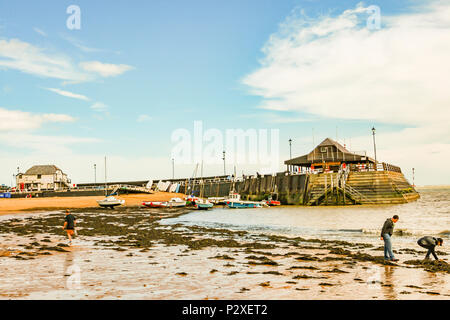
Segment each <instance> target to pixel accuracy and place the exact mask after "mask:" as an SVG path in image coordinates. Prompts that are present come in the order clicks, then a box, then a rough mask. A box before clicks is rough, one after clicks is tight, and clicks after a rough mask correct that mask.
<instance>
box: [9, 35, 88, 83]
mask: <svg viewBox="0 0 450 320" xmlns="http://www.w3.org/2000/svg"><path fill="white" fill-rule="evenodd" d="M0 67H6V68H8V69H15V70H19V71H21V72H24V73H28V74H32V75H36V76H40V77H46V78H55V79H62V80H67V81H73V82H78V81H79V82H81V81H88V80H92V79H93V77H92V76H91V75H89V74H87V73H85V72H79V71H78V70H76V68H75V67H74V65H73V63H72V61H71V59H70V58H68V57H67V56H64V55H62V54H55V53H53V54H51V53H48V52H46V51H45V50H44V49H41V48H39V47H36V46H34V45H32V44H29V43H27V42H23V41H21V40H18V39H11V40H0Z"/></svg>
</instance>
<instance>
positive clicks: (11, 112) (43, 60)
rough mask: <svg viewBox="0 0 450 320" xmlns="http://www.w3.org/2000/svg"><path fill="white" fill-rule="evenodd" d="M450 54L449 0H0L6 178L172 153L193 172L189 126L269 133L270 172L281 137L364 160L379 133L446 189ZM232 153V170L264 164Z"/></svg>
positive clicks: (136, 172) (1, 143)
mask: <svg viewBox="0 0 450 320" xmlns="http://www.w3.org/2000/svg"><path fill="white" fill-rule="evenodd" d="M72 5H76V6H77V7H78V8H79V10H80V15H79V21H80V25H79V28H78V26H77V25H76V22H77V21H78V20H77V19H75V18H74V14H76V12H75V11H72V10H69V12H68V8H69V7H70V6H72ZM371 6H372V7H371ZM373 6H376V8H378V9H379V13H380V15H379V18H380V19H379V20H376V17H377V16H376V15H375V11H373ZM370 8H372V9H370ZM374 19H375V20H374ZM374 21H375V22H376V21H379V22H380V24H379V25H376V24H374ZM68 23H69V26H68ZM74 26H75V28H73V27H74ZM374 26H375V27H374ZM69 27H70V28H69ZM449 56H450V2H449V1H418V0H414V1H411V0H409V1H405V0H403V1H374V2H360V1H314V0H303V1H302V0H283V1H276V0H228V1H218V0H215V1H211V0H191V1H186V0H177V1H174V0H160V1H156V0H151V1H138V0H136V1H132V2H130V1H122V0H118V1H105V0H97V1H74V0H72V1H57V2H56V1H52V0H43V1H39V2H37V1H33V2H30V1H24V0H17V1H5V0H0V184H2V183H3V184H6V185H11V184H12V183H13V174H15V173H17V168H19V171H20V172H24V171H26V170H27V169H28V168H29V167H31V166H32V165H35V164H55V165H57V166H58V167H60V168H61V169H62V170H63V171H64V172H66V173H67V174H68V175H69V178H71V179H72V182H73V183H83V182H92V181H93V180H94V174H95V172H94V164H96V165H97V172H96V174H97V177H98V180H99V181H102V179H103V180H104V178H103V176H104V169H105V166H104V157H105V156H106V158H107V179H108V180H109V181H124V180H147V179H164V178H171V177H172V169H173V168H172V158H174V164H175V165H174V169H175V176H176V177H177V178H181V177H190V176H192V175H193V174H194V170H195V167H196V164H197V163H199V162H200V161H201V160H199V159H192V161H184V162H183V161H181V160H180V159H179V158H178V157H177V156H176V155H174V153H173V150H174V147H175V146H176V145H177V141H174V132H178V131H179V130H184V132H190V133H191V137H190V139H191V140H190V141H189V142H187V141H186V140H183V141H182V143H183V146H189V147H190V148H193V149H195V148H196V147H197V145H198V144H199V142H198V141H196V140H195V138H194V137H195V133H194V132H195V122H196V121H197V122H201V123H202V126H203V130H204V131H207V130H210V131H211V130H215V131H214V132H215V133H216V134H219V136H220V134H222V136H223V137H225V136H226V132H227V130H230V129H234V130H238V129H242V130H249V129H252V130H253V129H254V130H257V132H260V131H258V130H267V132H269V133H272V132H273V131H271V130H277V132H278V133H277V134H278V137H279V139H278V142H277V143H276V144H275V145H274V144H271V145H270V148H272V147H273V149H274V150H275V151H276V153H277V157H276V159H277V161H276V163H277V164H276V168H274V169H273V170H275V169H278V170H279V171H282V170H284V169H285V166H284V165H283V161H284V160H287V159H288V158H289V156H290V155H289V154H290V149H289V143H288V140H289V139H292V156H300V155H303V154H306V153H308V152H310V151H311V150H312V149H313V147H314V146H315V145H317V144H318V143H320V142H321V141H322V140H324V139H325V138H327V137H330V138H332V139H335V140H338V141H339V142H340V143H342V144H345V146H346V147H347V148H349V149H350V150H352V151H357V152H366V153H367V154H368V155H369V156H373V140H372V131H371V129H372V127H375V128H376V145H377V157H378V160H380V161H384V162H387V163H391V164H395V165H398V166H400V167H401V168H402V170H403V172H404V174H405V176H406V178H408V179H409V180H410V181H412V174H411V172H412V168H415V172H416V176H415V183H416V184H417V185H441V184H450V167H449V166H447V165H446V163H445V161H446V160H447V159H449V158H450V138H449V137H450V134H449V133H450V126H449V125H448V123H449V120H450V111H449V106H450V90H448V84H449V83H450V59H449V58H448V57H449ZM177 130H178V131H177ZM211 132H212V131H211ZM214 132H213V133H214ZM269 136H270V134H269ZM259 139H261V140H263V139H262V138H261V136H259ZM178 143H179V142H178ZM200 143H201V142H200ZM203 143H204V141H203ZM225 145H226V143H225V142H224V143H223V145H222V146H220V147H218V148H216V149H217V150H216V151H218V150H219V149H222V148H223V149H226V147H225ZM227 152H228V157H229V158H226V172H227V173H231V172H232V171H233V170H234V167H236V171H237V173H239V174H240V173H245V174H254V173H255V172H257V171H261V167H262V166H265V164H262V163H251V162H250V161H239V159H236V158H233V157H231V156H230V154H232V151H231V150H227ZM219 153H220V154H222V153H221V152H219ZM216 158H217V159H216V160H217V161H215V162H214V163H205V164H204V166H203V174H204V175H220V174H223V163H222V160H221V157H220V156H217V157H216ZM198 174H199V173H197V175H198ZM100 177H102V178H100Z"/></svg>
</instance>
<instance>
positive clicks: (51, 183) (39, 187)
mask: <svg viewBox="0 0 450 320" xmlns="http://www.w3.org/2000/svg"><path fill="white" fill-rule="evenodd" d="M70 183H71V181H70V179H68V178H67V174H65V173H64V172H62V170H61V169H59V168H58V167H57V166H54V165H41V166H33V167H31V168H30V169H28V170H27V172H25V173H19V174H18V175H17V176H16V187H17V190H25V191H44V190H47V191H49V190H51V191H57V190H64V189H68V188H70Z"/></svg>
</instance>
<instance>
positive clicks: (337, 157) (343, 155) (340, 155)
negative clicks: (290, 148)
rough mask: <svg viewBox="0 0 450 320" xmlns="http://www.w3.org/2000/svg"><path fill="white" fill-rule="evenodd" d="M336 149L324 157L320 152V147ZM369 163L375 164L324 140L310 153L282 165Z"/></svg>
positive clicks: (329, 140)
mask: <svg viewBox="0 0 450 320" xmlns="http://www.w3.org/2000/svg"><path fill="white" fill-rule="evenodd" d="M330 146H334V147H336V150H337V151H335V152H330V153H328V152H327V153H326V154H325V155H324V154H323V153H321V152H320V148H322V147H330ZM366 160H368V161H371V162H375V161H374V160H373V159H372V158H370V157H367V156H366V155H360V154H356V153H353V152H351V151H349V150H347V149H346V148H345V147H344V146H342V145H341V144H340V143H339V142H337V141H334V140H333V139H330V138H326V139H325V140H323V141H322V142H321V143H320V144H319V145H318V146H317V147H315V148H314V150H312V151H311V152H310V153H308V154H306V155H303V156H300V157H297V158H293V159H290V160H287V161H285V162H284V163H285V164H287V165H294V166H301V165H304V166H305V165H311V164H313V163H318V162H323V161H325V162H335V161H337V162H339V161H341V162H361V161H366Z"/></svg>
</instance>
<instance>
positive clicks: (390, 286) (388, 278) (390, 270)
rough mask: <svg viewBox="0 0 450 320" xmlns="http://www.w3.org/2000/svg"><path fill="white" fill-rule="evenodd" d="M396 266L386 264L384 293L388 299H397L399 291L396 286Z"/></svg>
mask: <svg viewBox="0 0 450 320" xmlns="http://www.w3.org/2000/svg"><path fill="white" fill-rule="evenodd" d="M395 268H396V267H394V266H387V265H386V266H384V274H383V286H382V288H383V294H384V297H385V298H386V299H397V293H396V291H395V286H394V283H395V282H394V273H395Z"/></svg>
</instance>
